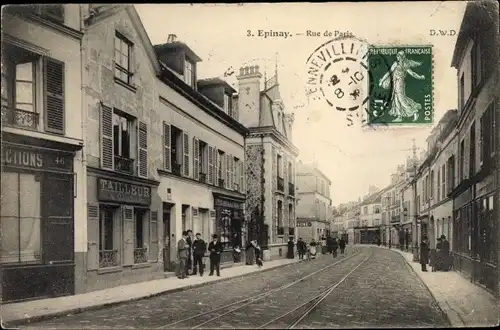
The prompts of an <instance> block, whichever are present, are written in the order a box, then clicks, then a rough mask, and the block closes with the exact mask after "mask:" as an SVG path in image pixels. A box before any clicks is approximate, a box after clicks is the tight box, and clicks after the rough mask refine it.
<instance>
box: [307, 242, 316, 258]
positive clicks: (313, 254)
mask: <svg viewBox="0 0 500 330" xmlns="http://www.w3.org/2000/svg"><path fill="white" fill-rule="evenodd" d="M317 246H318V243H316V240H315V239H314V238H313V239H312V240H311V243H309V250H308V252H307V260H311V258H312V259H316V247H317Z"/></svg>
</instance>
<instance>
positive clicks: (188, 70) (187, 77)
mask: <svg viewBox="0 0 500 330" xmlns="http://www.w3.org/2000/svg"><path fill="white" fill-rule="evenodd" d="M193 67H194V65H193V63H191V62H190V61H189V60H188V59H186V60H185V61H184V82H185V83H186V84H188V85H189V86H191V87H194V86H193V82H194V79H193V78H194V77H193V73H194V72H193V71H194V70H193Z"/></svg>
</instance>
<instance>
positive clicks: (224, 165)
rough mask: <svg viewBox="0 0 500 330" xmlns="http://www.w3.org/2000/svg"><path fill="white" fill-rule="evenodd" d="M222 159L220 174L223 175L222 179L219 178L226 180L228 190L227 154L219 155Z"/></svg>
mask: <svg viewBox="0 0 500 330" xmlns="http://www.w3.org/2000/svg"><path fill="white" fill-rule="evenodd" d="M219 157H220V166H221V169H220V173H221V175H222V178H219V180H220V179H222V180H224V188H227V154H226V153H223V154H222V155H219Z"/></svg>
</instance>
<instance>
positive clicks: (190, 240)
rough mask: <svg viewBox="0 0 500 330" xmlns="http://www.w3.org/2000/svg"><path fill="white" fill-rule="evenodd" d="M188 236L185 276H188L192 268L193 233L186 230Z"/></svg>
mask: <svg viewBox="0 0 500 330" xmlns="http://www.w3.org/2000/svg"><path fill="white" fill-rule="evenodd" d="M187 233H188V236H187V238H186V242H187V244H188V246H189V249H188V259H187V262H186V274H188V275H189V271H190V270H191V269H192V268H193V231H192V230H191V229H188V230H187Z"/></svg>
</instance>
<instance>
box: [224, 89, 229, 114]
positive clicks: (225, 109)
mask: <svg viewBox="0 0 500 330" xmlns="http://www.w3.org/2000/svg"><path fill="white" fill-rule="evenodd" d="M230 107H231V104H230V99H229V95H227V94H225V93H224V112H225V113H227V114H229V110H230Z"/></svg>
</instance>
